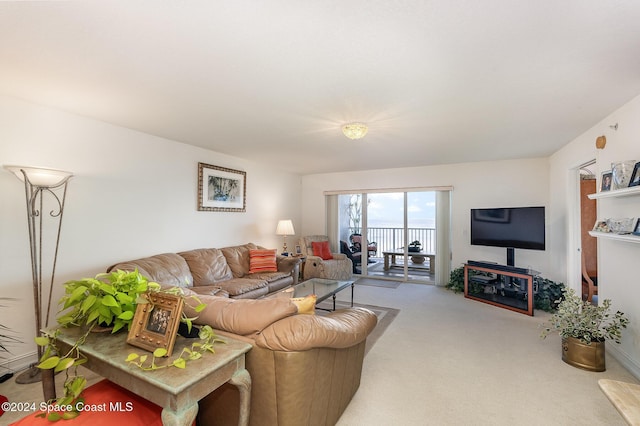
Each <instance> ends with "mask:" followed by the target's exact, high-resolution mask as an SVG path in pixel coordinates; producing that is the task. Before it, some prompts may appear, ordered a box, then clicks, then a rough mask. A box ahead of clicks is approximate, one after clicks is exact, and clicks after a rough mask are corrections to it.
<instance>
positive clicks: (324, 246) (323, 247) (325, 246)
mask: <svg viewBox="0 0 640 426" xmlns="http://www.w3.org/2000/svg"><path fill="white" fill-rule="evenodd" d="M311 248H312V249H313V255H314V256H319V257H320V258H322V260H331V259H333V256H332V255H331V249H330V248H329V241H319V242H316V241H312V242H311Z"/></svg>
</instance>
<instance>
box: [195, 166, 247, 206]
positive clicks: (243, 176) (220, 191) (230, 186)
mask: <svg viewBox="0 0 640 426" xmlns="http://www.w3.org/2000/svg"><path fill="white" fill-rule="evenodd" d="M246 207H247V172H243V171H241V170H233V169H228V168H226V167H219V166H214V165H211V164H205V163H198V210H199V211H208V212H245V211H246Z"/></svg>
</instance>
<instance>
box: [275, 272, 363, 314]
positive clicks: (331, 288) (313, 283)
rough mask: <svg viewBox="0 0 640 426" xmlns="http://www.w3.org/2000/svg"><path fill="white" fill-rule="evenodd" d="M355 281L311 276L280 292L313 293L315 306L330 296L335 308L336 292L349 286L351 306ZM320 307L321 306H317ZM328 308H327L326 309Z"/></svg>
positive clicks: (334, 308)
mask: <svg viewBox="0 0 640 426" xmlns="http://www.w3.org/2000/svg"><path fill="white" fill-rule="evenodd" d="M354 286H355V281H337V280H327V279H324V278H311V279H309V280H307V281H303V282H301V283H300V284H297V285H295V286H293V287H289V288H286V289H284V290H282V292H280V293H276V294H282V293H290V297H305V296H309V295H311V294H315V295H316V296H317V297H318V298H317V299H316V306H317V305H318V303H320V302H322V301H324V300H326V299H328V298H329V297H331V298H332V299H333V310H334V311H335V310H336V294H338V292H340V291H342V290H344V289H345V288H347V287H351V307H353V288H354ZM317 309H322V308H317ZM327 310H328V309H327Z"/></svg>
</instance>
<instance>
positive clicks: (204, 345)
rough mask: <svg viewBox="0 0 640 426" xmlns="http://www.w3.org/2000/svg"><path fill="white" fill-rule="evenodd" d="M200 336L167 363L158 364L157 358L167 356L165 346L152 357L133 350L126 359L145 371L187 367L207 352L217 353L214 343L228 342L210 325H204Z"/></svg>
mask: <svg viewBox="0 0 640 426" xmlns="http://www.w3.org/2000/svg"><path fill="white" fill-rule="evenodd" d="M198 337H199V338H200V342H194V343H192V344H191V347H190V348H187V347H185V348H184V349H182V352H181V353H180V355H179V356H178V357H176V358H174V359H173V360H171V361H169V362H167V363H163V364H162V365H158V364H156V359H157V358H162V357H165V356H167V350H166V349H165V348H158V349H156V350H155V351H153V354H152V357H151V359H149V356H148V355H138V354H137V353H135V352H132V353H130V354H129V356H128V357H127V359H126V360H125V361H126V362H128V363H131V364H133V365H136V366H138V368H140V369H142V370H145V371H151V370H158V369H160V368H168V367H177V368H185V367H186V364H187V362H188V361H193V360H196V359H200V358H201V357H202V355H203V354H204V353H205V352H211V353H215V350H214V349H213V344H214V343H226V342H225V341H224V340H222V339H220V338H219V337H218V335H216V333H215V332H214V331H213V329H212V328H211V327H210V326H208V325H204V326H202V327H201V328H200V331H199V332H198Z"/></svg>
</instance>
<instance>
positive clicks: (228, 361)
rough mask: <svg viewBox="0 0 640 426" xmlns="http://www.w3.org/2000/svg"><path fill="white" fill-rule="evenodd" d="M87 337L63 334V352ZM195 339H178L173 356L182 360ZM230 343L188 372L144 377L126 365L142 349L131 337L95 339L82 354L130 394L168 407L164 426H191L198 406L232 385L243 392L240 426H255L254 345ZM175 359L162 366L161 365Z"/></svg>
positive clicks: (74, 330) (92, 367)
mask: <svg viewBox="0 0 640 426" xmlns="http://www.w3.org/2000/svg"><path fill="white" fill-rule="evenodd" d="M80 335H82V331H81V330H80V329H79V328H69V329H61V333H60V335H59V336H58V341H59V342H60V347H61V349H63V350H65V346H66V347H67V349H68V348H69V347H70V346H71V345H73V344H74V343H75V342H76V340H77V338H78V337H79V336H80ZM193 340H194V339H186V338H183V337H181V336H178V337H177V339H176V343H175V345H174V349H173V354H174V356H176V355H177V354H180V352H182V349H183V348H184V347H186V346H190V345H191V343H192V342H193ZM224 340H225V341H226V343H222V344H216V345H215V346H214V348H215V353H214V354H211V353H207V354H204V355H203V356H202V358H200V359H199V360H195V361H190V362H189V363H188V364H187V368H186V369H180V368H173V367H171V368H165V369H160V370H154V371H143V370H141V369H139V368H138V367H136V366H135V365H131V364H128V363H127V362H125V359H126V358H127V356H128V355H129V354H130V353H131V352H136V353H140V351H142V349H139V348H136V347H134V346H131V345H129V344H127V343H126V333H116V334H104V333H91V334H90V335H89V336H88V337H87V340H86V341H85V343H84V344H83V345H82V346H80V351H81V352H82V353H83V354H84V355H85V356H86V357H87V358H88V362H87V363H86V364H85V366H86V367H87V368H89V369H90V370H92V371H94V372H95V373H97V374H99V375H101V376H103V377H105V378H107V379H109V380H111V381H112V382H114V383H116V384H119V385H120V386H122V387H124V388H126V389H129V390H130V391H131V392H134V393H135V394H137V395H140V396H141V397H143V398H145V399H147V400H149V401H151V402H153V403H155V404H157V405H159V406H161V407H164V408H163V410H162V424H163V425H166V426H183V425H184V426H186V425H191V424H192V423H193V420H194V419H195V418H196V415H197V413H198V401H199V400H200V399H202V398H204V397H205V396H207V395H209V394H210V393H211V392H213V391H214V390H216V389H217V388H218V387H220V386H222V385H223V384H224V383H227V382H228V383H231V384H233V385H235V386H236V387H238V389H239V390H240V421H239V424H240V425H247V424H248V423H249V409H250V402H251V377H250V376H249V372H248V371H247V370H246V369H245V354H246V353H247V352H248V351H249V350H250V349H251V345H250V344H248V343H244V342H240V341H237V340H233V339H231V338H228V337H225V339H224ZM169 359H173V357H172V358H168V359H166V360H161V361H158V362H156V364H157V365H161V364H162V362H167V361H168V360H169Z"/></svg>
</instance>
